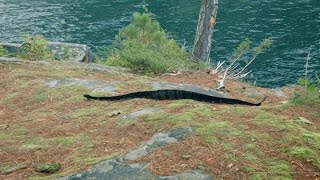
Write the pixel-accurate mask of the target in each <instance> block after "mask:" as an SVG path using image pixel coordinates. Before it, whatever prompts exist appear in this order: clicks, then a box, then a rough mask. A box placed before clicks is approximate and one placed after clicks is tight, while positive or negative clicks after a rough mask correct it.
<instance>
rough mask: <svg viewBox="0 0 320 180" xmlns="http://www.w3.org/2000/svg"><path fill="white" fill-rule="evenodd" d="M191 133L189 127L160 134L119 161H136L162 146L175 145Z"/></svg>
mask: <svg viewBox="0 0 320 180" xmlns="http://www.w3.org/2000/svg"><path fill="white" fill-rule="evenodd" d="M191 132H192V129H191V128H190V127H189V128H177V129H173V130H171V131H168V132H160V133H158V134H155V135H154V136H152V138H151V139H150V140H149V141H147V142H146V143H144V144H142V145H141V146H139V147H138V148H137V149H135V150H133V151H130V152H129V153H128V154H127V155H125V156H124V157H121V160H122V161H127V160H136V159H138V158H141V157H143V156H145V155H147V154H148V153H150V152H151V151H153V150H155V149H157V148H160V147H162V146H164V145H167V144H173V143H177V142H178V141H179V140H181V139H182V138H183V137H185V136H186V135H188V134H190V133H191Z"/></svg>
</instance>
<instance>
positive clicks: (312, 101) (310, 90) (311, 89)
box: [291, 79, 320, 105]
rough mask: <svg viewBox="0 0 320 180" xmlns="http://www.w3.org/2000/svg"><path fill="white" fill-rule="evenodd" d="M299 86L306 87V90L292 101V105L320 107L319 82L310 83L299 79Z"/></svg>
mask: <svg viewBox="0 0 320 180" xmlns="http://www.w3.org/2000/svg"><path fill="white" fill-rule="evenodd" d="M298 84H299V85H301V86H304V89H303V91H302V92H301V93H299V94H297V95H295V96H294V97H293V98H292V99H291V101H292V103H294V104H297V105H320V89H319V87H318V86H319V85H320V81H319V80H317V81H314V82H309V81H308V80H306V79H299V80H298Z"/></svg>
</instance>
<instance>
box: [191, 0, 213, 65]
mask: <svg viewBox="0 0 320 180" xmlns="http://www.w3.org/2000/svg"><path fill="white" fill-rule="evenodd" d="M217 11H218V0H201V8H200V13H199V20H198V26H197V33H196V38H195V41H194V46H193V51H192V55H193V57H194V58H195V59H197V60H201V61H204V62H206V61H208V60H209V57H210V51H211V42H212V33H213V28H214V25H215V23H216V17H217Z"/></svg>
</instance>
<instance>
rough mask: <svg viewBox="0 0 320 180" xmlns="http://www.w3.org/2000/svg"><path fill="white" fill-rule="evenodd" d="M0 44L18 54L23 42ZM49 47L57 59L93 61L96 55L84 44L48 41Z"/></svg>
mask: <svg viewBox="0 0 320 180" xmlns="http://www.w3.org/2000/svg"><path fill="white" fill-rule="evenodd" d="M0 46H2V47H4V48H5V49H7V50H8V52H9V53H13V54H17V53H19V52H21V47H22V44H17V43H0ZM47 47H48V49H49V50H51V51H52V53H53V55H54V58H55V59H56V60H66V61H70V62H92V61H93V60H94V59H95V57H94V55H93V54H92V53H91V52H90V48H89V47H88V46H87V45H84V44H74V43H61V42H48V45H47Z"/></svg>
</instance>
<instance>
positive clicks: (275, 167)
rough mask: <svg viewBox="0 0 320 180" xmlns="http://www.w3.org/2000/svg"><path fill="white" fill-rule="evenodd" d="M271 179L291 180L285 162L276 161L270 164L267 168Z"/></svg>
mask: <svg viewBox="0 0 320 180" xmlns="http://www.w3.org/2000/svg"><path fill="white" fill-rule="evenodd" d="M269 171H270V174H271V177H272V179H279V180H280V179H293V178H292V176H291V168H290V166H289V163H288V162H287V161H276V162H273V163H271V164H270V168H269Z"/></svg>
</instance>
